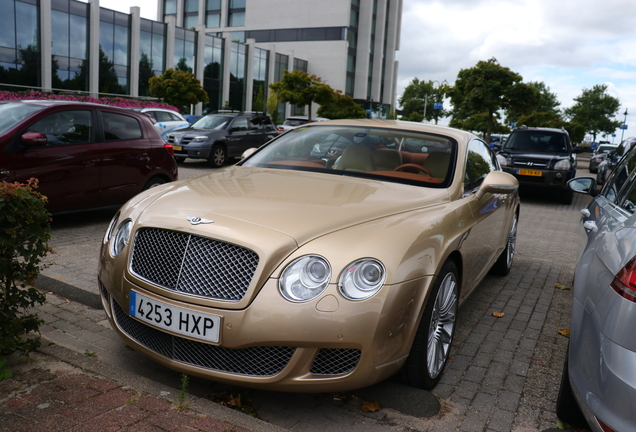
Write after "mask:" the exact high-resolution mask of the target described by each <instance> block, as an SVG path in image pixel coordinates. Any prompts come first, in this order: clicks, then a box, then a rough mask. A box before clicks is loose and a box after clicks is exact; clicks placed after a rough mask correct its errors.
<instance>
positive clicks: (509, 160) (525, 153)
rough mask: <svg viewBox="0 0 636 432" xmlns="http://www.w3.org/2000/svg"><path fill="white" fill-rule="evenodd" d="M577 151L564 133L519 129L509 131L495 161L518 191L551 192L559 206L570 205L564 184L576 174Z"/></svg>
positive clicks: (568, 191) (548, 129) (560, 130)
mask: <svg viewBox="0 0 636 432" xmlns="http://www.w3.org/2000/svg"><path fill="white" fill-rule="evenodd" d="M581 151H582V150H581V149H580V148H575V147H573V146H572V144H571V142H570V137H569V135H568V133H567V132H566V131H565V130H564V129H552V128H540V127H525V126H522V127H520V128H517V129H514V130H513V131H512V133H511V134H510V136H509V137H508V140H507V141H506V143H505V144H504V146H503V148H502V149H501V152H499V153H498V155H497V159H498V160H499V163H500V164H501V166H502V168H503V170H504V171H506V172H507V173H510V174H512V175H514V176H515V177H517V180H519V184H520V185H521V186H522V187H527V188H541V189H546V190H553V191H555V192H556V193H558V194H559V197H560V200H561V202H562V203H564V204H570V203H571V202H572V190H571V189H570V188H568V186H567V181H568V180H570V179H572V178H574V176H575V174H576V153H580V152H581Z"/></svg>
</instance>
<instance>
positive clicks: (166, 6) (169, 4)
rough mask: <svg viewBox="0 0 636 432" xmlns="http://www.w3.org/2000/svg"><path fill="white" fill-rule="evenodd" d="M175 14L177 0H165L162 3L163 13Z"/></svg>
mask: <svg viewBox="0 0 636 432" xmlns="http://www.w3.org/2000/svg"><path fill="white" fill-rule="evenodd" d="M176 14H177V0H165V2H164V3H163V15H164V17H165V16H166V15H176Z"/></svg>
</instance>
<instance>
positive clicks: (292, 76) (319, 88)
mask: <svg viewBox="0 0 636 432" xmlns="http://www.w3.org/2000/svg"><path fill="white" fill-rule="evenodd" d="M269 87H270V88H271V89H272V90H274V91H275V92H276V94H277V96H278V100H280V101H281V102H289V103H291V104H294V105H300V106H306V107H307V108H308V109H307V112H308V114H307V117H308V119H309V120H310V121H311V104H312V103H313V102H315V103H317V104H319V105H324V104H327V103H329V102H331V101H332V100H333V99H334V98H335V92H334V90H333V89H332V88H331V87H330V86H329V85H328V84H326V83H324V82H323V81H322V79H321V78H320V77H318V76H316V75H309V74H308V73H307V72H303V71H299V70H295V71H292V72H288V71H285V72H284V73H283V78H282V79H281V80H280V81H278V82H275V83H272V84H270V85H269Z"/></svg>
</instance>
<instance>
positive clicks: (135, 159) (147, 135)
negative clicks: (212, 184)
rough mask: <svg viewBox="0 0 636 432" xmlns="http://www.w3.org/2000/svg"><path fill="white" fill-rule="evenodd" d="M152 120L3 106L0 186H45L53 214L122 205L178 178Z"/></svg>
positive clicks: (110, 110)
mask: <svg viewBox="0 0 636 432" xmlns="http://www.w3.org/2000/svg"><path fill="white" fill-rule="evenodd" d="M173 154H174V153H173V150H172V146H170V145H167V144H165V142H164V141H163V139H161V137H160V136H159V134H158V133H157V131H156V130H155V128H154V127H153V125H152V123H151V122H150V120H149V119H148V117H147V116H146V115H145V114H141V113H137V112H135V111H131V110H127V109H123V108H117V107H111V106H107V105H100V104H91V103H83V102H67V101H59V100H23V101H10V102H3V103H0V181H8V182H15V181H18V182H26V181H27V180H28V179H29V178H31V177H35V178H37V179H39V180H40V189H39V191H40V192H41V193H42V194H44V195H46V196H47V197H48V199H49V204H48V206H47V208H48V209H49V211H50V212H52V213H59V212H67V211H76V210H84V209H92V208H100V207H110V206H118V205H121V204H123V203H125V202H126V201H128V199H130V198H131V197H133V196H134V195H136V194H138V193H139V192H141V191H143V190H146V189H148V188H151V187H153V186H157V185H159V184H162V183H167V182H170V181H173V180H176V179H177V164H176V162H175V160H174V157H173Z"/></svg>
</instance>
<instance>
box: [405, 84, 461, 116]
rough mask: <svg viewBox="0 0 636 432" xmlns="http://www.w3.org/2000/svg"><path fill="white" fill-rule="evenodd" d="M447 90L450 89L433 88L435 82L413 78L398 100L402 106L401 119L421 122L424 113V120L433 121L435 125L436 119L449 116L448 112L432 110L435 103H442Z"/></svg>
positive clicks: (445, 86)
mask: <svg viewBox="0 0 636 432" xmlns="http://www.w3.org/2000/svg"><path fill="white" fill-rule="evenodd" d="M449 90H450V87H449V86H447V85H441V86H437V87H435V81H420V80H419V78H413V80H412V81H411V82H410V83H409V85H407V86H406V87H405V88H404V93H402V96H400V99H399V100H398V102H399V103H400V105H401V106H402V118H404V119H407V120H409V121H419V122H421V121H423V120H424V112H426V120H427V121H431V120H433V119H434V120H435V122H436V123H437V119H438V118H440V117H445V116H447V115H449V114H450V112H449V111H444V110H436V109H434V106H435V102H442V101H443V100H444V98H445V97H446V95H447V94H448V91H449ZM425 105H426V109H424V106H425Z"/></svg>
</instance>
